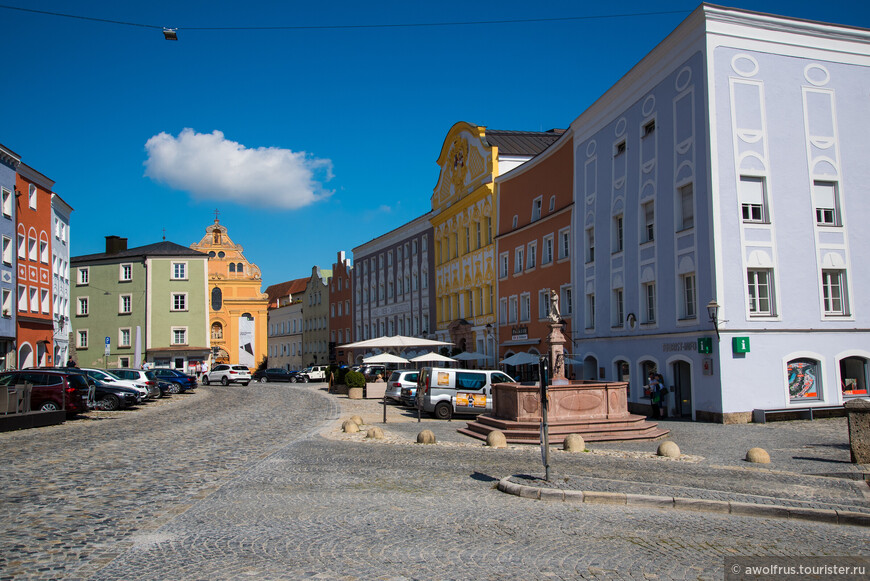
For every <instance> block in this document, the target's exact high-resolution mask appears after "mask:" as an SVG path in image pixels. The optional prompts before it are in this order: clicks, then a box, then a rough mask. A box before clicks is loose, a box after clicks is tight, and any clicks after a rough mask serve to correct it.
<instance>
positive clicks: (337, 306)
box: [329, 251, 353, 365]
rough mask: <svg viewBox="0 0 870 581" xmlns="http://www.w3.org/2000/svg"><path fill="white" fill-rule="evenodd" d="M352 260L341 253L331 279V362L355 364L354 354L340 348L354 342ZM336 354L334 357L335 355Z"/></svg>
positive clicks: (333, 266) (333, 267) (334, 265)
mask: <svg viewBox="0 0 870 581" xmlns="http://www.w3.org/2000/svg"><path fill="white" fill-rule="evenodd" d="M351 270H353V267H352V266H351V265H350V259H349V258H345V257H344V252H343V251H342V252H339V253H338V257H337V259H336V262H335V264H333V265H332V278H330V279H329V362H330V363H338V364H339V365H340V364H342V363H346V364H348V365H351V364H353V354H352V353H351V352H350V351H346V350H345V349H341V348H340V347H339V346H340V345H344V344H346V343H352V342H353V336H352V334H351V329H352V328H353V291H352V290H351V288H350V273H351ZM333 354H334V355H333Z"/></svg>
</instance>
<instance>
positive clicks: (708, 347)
mask: <svg viewBox="0 0 870 581" xmlns="http://www.w3.org/2000/svg"><path fill="white" fill-rule="evenodd" d="M712 352H713V338H712V337H701V338H700V339H698V353H712Z"/></svg>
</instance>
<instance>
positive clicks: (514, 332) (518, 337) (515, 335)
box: [511, 327, 529, 341]
mask: <svg viewBox="0 0 870 581" xmlns="http://www.w3.org/2000/svg"><path fill="white" fill-rule="evenodd" d="M528 338H529V328H528V327H512V328H511V341H522V340H523V339H528Z"/></svg>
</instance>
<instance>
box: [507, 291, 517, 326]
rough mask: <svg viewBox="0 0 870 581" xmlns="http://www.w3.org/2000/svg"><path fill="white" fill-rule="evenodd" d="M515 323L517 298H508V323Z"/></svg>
mask: <svg viewBox="0 0 870 581" xmlns="http://www.w3.org/2000/svg"><path fill="white" fill-rule="evenodd" d="M516 322H517V297H516V296H513V297H510V308H509V309H508V323H516Z"/></svg>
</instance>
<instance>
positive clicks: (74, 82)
mask: <svg viewBox="0 0 870 581" xmlns="http://www.w3.org/2000/svg"><path fill="white" fill-rule="evenodd" d="M0 4H4V5H7V6H18V7H23V8H28V9H32V10H42V11H47V12H59V13H65V14H74V15H77V16H84V17H90V18H98V19H104V20H115V21H123V22H128V23H135V24H142V25H149V26H158V27H163V26H166V27H177V28H178V37H179V41H178V42H169V41H165V40H163V34H162V32H161V30H160V29H159V28H148V27H144V26H126V25H121V24H110V23H104V22H93V21H88V20H82V19H71V18H63V17H59V16H52V15H46V14H33V13H26V12H20V11H16V10H9V9H4V8H0V34H2V39H3V44H4V47H5V51H4V52H5V55H6V57H7V58H6V59H5V66H4V67H3V69H2V72H0V78H2V86H3V87H4V89H5V90H3V91H2V96H0V103H2V114H0V143H3V144H4V145H6V146H7V147H9V148H10V149H12V150H13V151H15V152H17V153H18V154H20V155H21V156H22V158H23V161H24V162H25V163H27V164H28V165H30V166H32V167H34V168H35V169H37V170H38V171H40V172H42V173H44V174H46V175H47V176H48V177H50V178H51V179H53V180H55V182H56V186H55V191H56V192H57V193H58V194H60V195H61V196H62V197H63V198H64V199H65V200H66V201H67V202H69V203H70V204H71V205H72V206H73V208H75V212H74V213H73V217H72V252H73V254H74V255H79V254H90V253H94V252H101V251H102V250H103V249H104V237H105V236H107V235H110V234H116V235H119V236H124V237H127V238H128V239H129V245H130V246H139V245H143V244H150V243H153V242H157V241H159V240H160V239H161V237H162V236H163V229H164V228H165V229H166V238H167V239H168V240H171V241H173V242H177V243H179V244H183V245H189V244H192V243H194V242H198V241H199V240H200V239H201V238H202V236H203V235H204V234H205V228H206V227H207V226H209V225H210V224H211V223H212V221H213V220H214V210H215V209H218V210H220V220H221V223H222V224H224V225H225V226H227V228H229V234H230V237H231V238H232V239H233V240H234V241H235V242H236V243H238V244H241V245H242V246H243V247H244V251H245V256H246V257H247V258H248V260H250V261H251V262H254V263H255V264H257V265H258V266H260V268H261V270H262V273H263V282H264V287H263V288H264V289H265V287H266V286H268V285H270V284H274V283H277V282H281V281H284V280H289V279H293V278H300V277H306V276H308V275H309V274H310V272H311V266H313V265H315V264H317V265H319V266H321V267H323V268H329V267H330V265H331V264H332V262H333V261H334V260H335V257H336V252H338V251H339V250H344V251H346V252H347V253H348V255H350V252H351V250H352V249H353V248H354V247H355V246H359V245H360V244H363V243H365V242H367V241H369V240H371V239H372V238H376V237H377V236H380V235H381V234H383V233H385V232H387V231H389V230H391V229H393V228H395V227H396V226H399V225H401V224H404V223H405V222H408V221H410V220H412V219H414V218H416V217H418V216H420V215H422V214H424V213H426V212H427V211H428V210H429V209H430V196H431V194H432V188H433V187H434V186H435V182H436V180H437V178H438V167H437V165H436V159H437V157H438V153H439V151H440V148H441V145H442V142H443V139H444V136H445V135H446V133H447V131H448V130H449V129H450V127H451V126H452V125H453V124H454V123H456V122H458V121H468V122H470V123H474V124H477V125H484V126H487V127H489V128H492V129H518V130H530V131H535V130H546V129H550V128H553V127H567V126H568V125H569V124H570V123H571V121H573V120H574V119H575V118H576V117H577V116H578V115H579V114H580V113H582V111H583V110H584V109H585V108H586V107H588V106H589V105H590V104H591V103H592V102H594V101H595V99H597V98H598V97H599V96H600V95H601V94H602V93H603V92H604V91H606V90H607V89H608V88H609V87H610V86H611V85H612V84H613V83H614V82H616V81H617V80H618V79H619V78H620V77H621V76H622V75H623V74H625V72H627V71H628V70H629V69H630V68H631V67H632V66H633V65H634V64H635V63H637V62H638V61H639V60H640V59H641V58H643V56H644V55H645V54H646V53H647V52H649V51H650V50H651V49H652V48H653V47H654V46H655V45H656V44H658V43H659V42H660V41H661V40H662V39H663V38H664V37H665V36H666V35H667V34H669V33H670V32H671V31H672V30H673V29H674V28H675V27H676V26H677V25H678V24H679V23H680V22H681V21H682V20H683V19H684V18H685V17H686V16H687V15H688V14H689V13H690V12H691V11H692V10H693V9H694V8H695V7H696V6H697V4H696V3H693V2H682V1H680V2H655V1H646V2H640V1H628V2H620V3H617V4H610V3H599V4H595V5H593V4H591V3H581V2H541V3H530V2H528V1H523V2H519V1H514V0H502V1H490V0H486V1H479V2H468V3H455V4H450V3H447V4H445V3H436V4H432V3H429V4H426V3H415V2H407V0H403V1H394V2H373V3H360V2H346V1H344V0H342V1H338V2H331V3H325V2H324V3H318V2H314V3H301V2H298V3H297V2H293V3H291V2H287V1H272V2H266V1H261V0H250V1H248V2H245V3H243V4H240V3H238V2H225V1H224V0H210V1H208V2H206V1H202V0H194V1H185V2H178V1H177V0H176V1H166V0H152V1H150V2H147V3H146V2H141V3H132V2H108V1H105V0H80V1H77V2H68V1H60V0H27V1H26V2H25V1H24V0H0ZM729 5H730V6H737V7H741V8H747V9H751V10H757V11H761V12H771V13H774V14H783V15H787V16H793V17H799V18H807V19H812V20H821V21H826V22H836V23H842V24H849V25H853V26H860V27H865V28H870V4H868V3H865V2H858V1H855V0H850V1H841V0H833V1H828V2H818V1H804V0H795V1H790V2H785V1H782V0H771V1H766V0H758V1H754V2H753V1H740V2H734V3H730V4H729ZM669 11H677V13H672V14H659V15H648V16H632V17H621V18H607V19H593V20H565V21H550V22H525V23H510V24H474V25H460V26H437V27H407V28H402V27H393V28H355V29H306V30H298V29H297V30H191V29H194V28H199V29H203V28H209V27H214V28H227V27H263V26H330V25H371V24H404V23H432V22H458V21H462V22H468V21H480V20H510V19H535V18H560V17H576V16H595V15H609V14H631V13H638V12H643V13H650V12H669Z"/></svg>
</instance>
